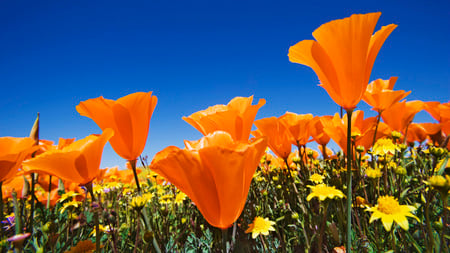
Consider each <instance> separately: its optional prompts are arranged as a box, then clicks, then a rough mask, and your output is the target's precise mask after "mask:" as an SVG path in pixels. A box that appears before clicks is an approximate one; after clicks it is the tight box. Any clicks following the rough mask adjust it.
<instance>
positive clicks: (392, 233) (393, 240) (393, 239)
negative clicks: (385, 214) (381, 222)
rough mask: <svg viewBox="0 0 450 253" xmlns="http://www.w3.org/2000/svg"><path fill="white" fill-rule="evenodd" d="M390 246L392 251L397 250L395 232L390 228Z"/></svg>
mask: <svg viewBox="0 0 450 253" xmlns="http://www.w3.org/2000/svg"><path fill="white" fill-rule="evenodd" d="M391 244H392V245H391V247H392V251H394V252H397V250H396V247H395V233H394V229H391Z"/></svg>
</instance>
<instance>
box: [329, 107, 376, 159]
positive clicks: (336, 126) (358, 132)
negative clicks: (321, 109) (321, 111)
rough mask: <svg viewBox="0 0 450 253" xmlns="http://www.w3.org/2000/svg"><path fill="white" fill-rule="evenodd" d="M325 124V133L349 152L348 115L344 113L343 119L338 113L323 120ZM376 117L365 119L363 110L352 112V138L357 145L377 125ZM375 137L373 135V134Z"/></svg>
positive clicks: (343, 149)
mask: <svg viewBox="0 0 450 253" xmlns="http://www.w3.org/2000/svg"><path fill="white" fill-rule="evenodd" d="M322 123H323V124H324V129H323V130H324V131H325V133H326V134H327V135H328V136H330V137H331V139H333V141H335V142H336V144H338V145H339V147H341V149H342V151H344V153H345V154H347V151H346V147H347V126H348V122H347V115H344V116H343V118H342V119H341V118H340V117H339V114H338V113H336V114H335V115H334V117H333V119H332V120H322ZM375 123H376V118H375V117H369V118H366V119H364V112H363V111H355V112H354V113H352V122H351V124H352V126H353V131H352V138H353V139H354V141H355V145H359V143H358V142H359V141H360V140H363V138H364V136H365V135H366V134H367V133H368V132H369V131H370V130H373V128H374V127H375ZM371 138H373V135H372V136H371Z"/></svg>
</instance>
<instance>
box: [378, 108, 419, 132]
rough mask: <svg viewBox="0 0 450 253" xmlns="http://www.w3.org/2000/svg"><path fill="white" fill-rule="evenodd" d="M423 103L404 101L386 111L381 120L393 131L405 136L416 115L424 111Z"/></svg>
mask: <svg viewBox="0 0 450 253" xmlns="http://www.w3.org/2000/svg"><path fill="white" fill-rule="evenodd" d="M423 108H424V103H423V102H422V101H419V100H416V101H409V102H406V101H402V102H398V103H395V104H394V105H393V106H391V107H390V108H389V109H386V110H385V111H384V112H383V113H382V114H381V118H382V119H383V121H384V123H386V124H387V125H388V126H389V127H390V128H391V129H392V130H395V131H398V132H401V133H403V134H405V130H406V127H407V126H408V125H409V124H410V123H411V122H412V120H413V119H414V116H415V115H416V113H418V112H420V111H422V109H423Z"/></svg>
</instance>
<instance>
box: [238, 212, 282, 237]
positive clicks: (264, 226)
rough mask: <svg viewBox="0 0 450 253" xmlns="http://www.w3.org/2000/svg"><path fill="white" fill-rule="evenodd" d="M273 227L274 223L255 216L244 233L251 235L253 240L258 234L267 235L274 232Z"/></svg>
mask: <svg viewBox="0 0 450 253" xmlns="http://www.w3.org/2000/svg"><path fill="white" fill-rule="evenodd" d="M273 225H275V222H274V221H270V220H269V218H263V217H259V216H256V217H255V219H254V220H253V223H252V224H250V225H249V226H248V229H247V230H245V233H252V238H253V239H255V238H256V237H258V235H260V234H261V235H268V234H269V231H275V228H274V227H273Z"/></svg>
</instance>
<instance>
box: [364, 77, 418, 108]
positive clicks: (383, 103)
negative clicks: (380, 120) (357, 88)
mask: <svg viewBox="0 0 450 253" xmlns="http://www.w3.org/2000/svg"><path fill="white" fill-rule="evenodd" d="M397 79H398V77H391V78H389V80H383V79H377V80H375V81H373V82H371V83H370V84H369V85H368V86H367V89H366V92H365V93H364V96H363V100H364V102H366V103H367V104H368V105H370V106H372V110H374V111H377V112H379V113H381V112H382V111H384V110H386V109H387V108H389V107H391V106H392V105H394V104H395V103H397V102H398V101H400V100H402V99H404V98H405V97H406V96H408V95H409V93H411V91H408V92H405V91H404V90H395V91H394V90H392V89H393V88H394V85H395V82H396V81H397Z"/></svg>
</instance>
